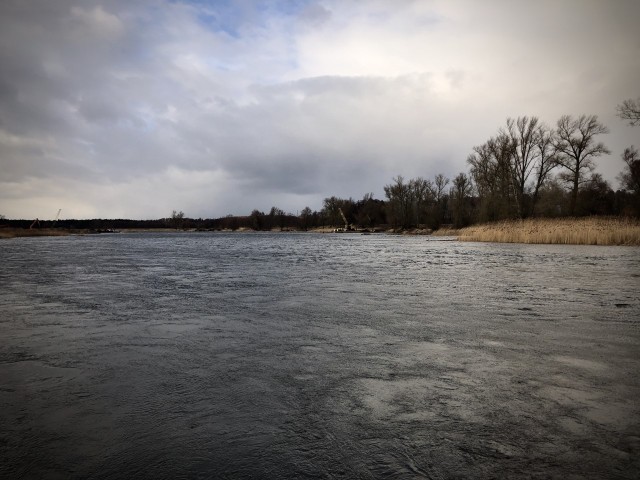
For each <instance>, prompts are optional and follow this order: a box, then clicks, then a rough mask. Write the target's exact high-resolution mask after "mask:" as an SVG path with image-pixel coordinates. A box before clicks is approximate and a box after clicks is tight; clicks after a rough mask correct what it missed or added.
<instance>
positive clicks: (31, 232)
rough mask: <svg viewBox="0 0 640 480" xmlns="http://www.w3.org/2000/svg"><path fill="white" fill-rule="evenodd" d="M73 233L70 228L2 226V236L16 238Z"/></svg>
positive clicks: (0, 232) (0, 235) (0, 233)
mask: <svg viewBox="0 0 640 480" xmlns="http://www.w3.org/2000/svg"><path fill="white" fill-rule="evenodd" d="M70 233H72V232H71V231H69V230H63V229H57V228H55V229H54V228H37V229H36V228H34V229H27V228H1V229H0V238H15V237H61V236H65V235H69V234H70Z"/></svg>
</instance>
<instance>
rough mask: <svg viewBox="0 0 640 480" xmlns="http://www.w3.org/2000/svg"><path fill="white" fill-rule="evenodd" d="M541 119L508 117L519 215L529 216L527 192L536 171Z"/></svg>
mask: <svg viewBox="0 0 640 480" xmlns="http://www.w3.org/2000/svg"><path fill="white" fill-rule="evenodd" d="M538 126H539V120H538V117H527V116H524V117H518V118H517V119H516V120H514V119H513V118H507V130H506V132H505V133H506V135H507V136H508V137H509V139H510V140H511V144H512V149H513V150H512V154H511V175H512V177H513V189H514V196H515V199H516V202H517V207H518V216H519V217H520V218H524V217H525V216H527V213H528V209H527V207H526V205H525V200H526V199H525V194H526V193H527V184H528V181H529V176H530V175H531V173H532V172H533V171H534V168H535V165H536V163H537V160H538V157H539V155H540V152H539V150H538V149H537V148H536V145H537V135H538Z"/></svg>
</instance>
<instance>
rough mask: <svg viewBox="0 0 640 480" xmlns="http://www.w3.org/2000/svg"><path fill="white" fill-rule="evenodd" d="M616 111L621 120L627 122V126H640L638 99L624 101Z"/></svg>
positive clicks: (639, 103)
mask: <svg viewBox="0 0 640 480" xmlns="http://www.w3.org/2000/svg"><path fill="white" fill-rule="evenodd" d="M616 110H617V111H618V116H619V117H620V118H621V119H622V120H629V125H632V126H636V125H640V97H638V98H637V99H636V100H632V99H629V100H625V101H624V102H622V103H621V104H620V105H618V107H617V108H616Z"/></svg>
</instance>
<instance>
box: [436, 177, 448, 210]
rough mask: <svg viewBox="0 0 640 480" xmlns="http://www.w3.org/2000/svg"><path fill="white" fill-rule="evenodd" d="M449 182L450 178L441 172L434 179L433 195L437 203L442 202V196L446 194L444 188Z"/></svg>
mask: <svg viewBox="0 0 640 480" xmlns="http://www.w3.org/2000/svg"><path fill="white" fill-rule="evenodd" d="M448 184H449V179H448V178H447V177H445V176H444V175H443V174H441V173H439V174H438V175H436V176H435V178H434V179H433V185H434V189H433V196H434V199H435V201H436V203H437V204H439V203H440V201H441V200H442V197H443V196H444V189H445V187H446V186H447V185H448Z"/></svg>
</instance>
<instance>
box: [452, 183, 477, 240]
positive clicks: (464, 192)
mask: <svg viewBox="0 0 640 480" xmlns="http://www.w3.org/2000/svg"><path fill="white" fill-rule="evenodd" d="M472 193H473V184H472V183H471V178H470V177H468V176H467V175H466V174H465V173H463V172H461V173H459V174H458V176H456V178H454V179H453V186H452V187H451V194H450V195H451V203H452V209H453V224H454V226H455V227H456V228H460V227H464V226H466V225H468V224H469V222H470V220H471V214H470V205H469V200H470V196H471V194H472Z"/></svg>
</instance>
